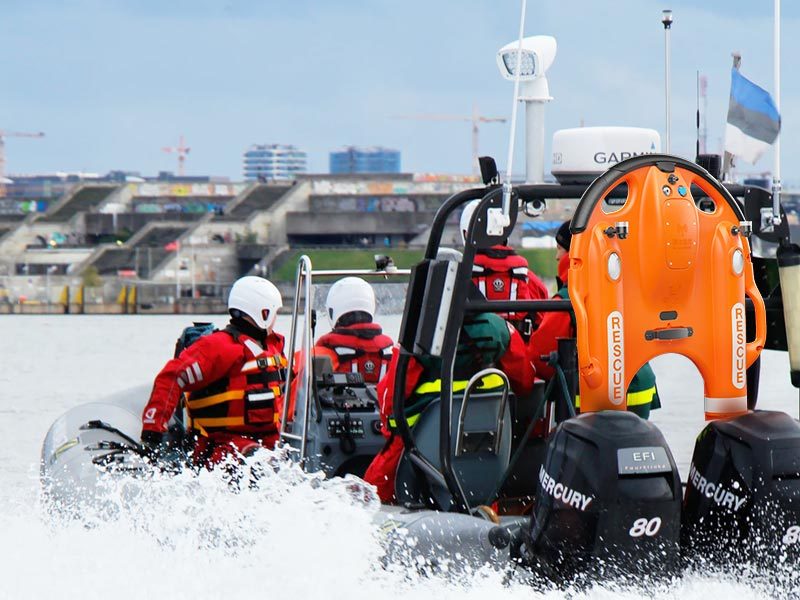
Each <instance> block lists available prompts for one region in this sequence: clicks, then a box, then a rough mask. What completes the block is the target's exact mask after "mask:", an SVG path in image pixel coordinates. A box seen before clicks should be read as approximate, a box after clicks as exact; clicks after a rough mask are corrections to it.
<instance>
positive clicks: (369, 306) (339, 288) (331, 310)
mask: <svg viewBox="0 0 800 600" xmlns="http://www.w3.org/2000/svg"><path fill="white" fill-rule="evenodd" d="M325 310H326V311H327V313H328V318H329V319H330V321H331V327H336V322H337V321H338V320H339V317H341V316H342V315H346V314H347V313H349V312H354V311H357V310H359V311H363V312H365V313H369V316H370V317H374V316H375V292H374V291H373V290H372V286H371V285H370V284H368V283H367V282H366V281H364V280H363V279H361V278H360V277H344V278H343V279H340V280H339V281H337V282H336V283H334V284H333V285H332V286H331V289H330V291H329V292H328V298H327V300H325Z"/></svg>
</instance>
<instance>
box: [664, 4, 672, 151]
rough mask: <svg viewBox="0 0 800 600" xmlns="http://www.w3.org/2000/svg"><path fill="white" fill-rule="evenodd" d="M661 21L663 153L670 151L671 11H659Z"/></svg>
mask: <svg viewBox="0 0 800 600" xmlns="http://www.w3.org/2000/svg"><path fill="white" fill-rule="evenodd" d="M661 23H662V25H664V113H665V121H666V124H665V129H666V131H665V132H664V138H665V140H664V141H665V144H664V147H665V153H666V154H670V153H671V152H672V147H671V143H670V142H671V140H670V128H671V127H670V106H669V100H670V95H671V91H672V90H671V89H670V87H671V86H670V70H671V69H670V64H669V59H670V52H669V32H670V30H671V29H672V11H671V10H669V9H666V10H662V11H661Z"/></svg>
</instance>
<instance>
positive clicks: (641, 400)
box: [575, 386, 656, 408]
mask: <svg viewBox="0 0 800 600" xmlns="http://www.w3.org/2000/svg"><path fill="white" fill-rule="evenodd" d="M655 393H656V386H653V387H649V388H647V389H646V390H642V391H640V392H628V403H627V404H628V406H642V405H644V404H650V403H651V402H652V401H653V396H654V395H655ZM575 406H576V407H577V408H580V407H581V396H580V394H578V395H577V396H575Z"/></svg>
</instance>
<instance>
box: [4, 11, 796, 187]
mask: <svg viewBox="0 0 800 600" xmlns="http://www.w3.org/2000/svg"><path fill="white" fill-rule="evenodd" d="M520 6H521V0H405V1H403V2H400V1H399V0H371V1H368V0H316V1H312V0H260V1H256V0H248V1H245V0H218V1H217V0H136V1H134V0H130V1H122V0H71V1H70V2H62V1H56V0H0V48H1V49H2V51H1V52H0V73H2V78H1V79H0V129H3V130H8V131H28V132H36V131H43V132H45V137H44V138H40V139H33V138H30V139H28V138H13V137H9V138H7V139H6V155H7V167H6V169H7V172H8V173H10V174H12V175H13V174H22V173H26V174H30V173H45V172H55V171H86V172H96V173H105V172H107V171H109V170H112V169H122V170H127V171H138V172H140V173H142V174H144V175H154V174H155V173H157V172H158V171H161V170H173V171H174V170H176V158H175V155H171V154H167V153H165V152H163V151H162V148H163V147H165V146H175V145H177V143H178V138H179V136H180V135H184V136H185V139H186V143H187V145H188V146H190V147H191V152H190V154H189V156H188V157H187V159H186V172H187V174H196V175H204V174H210V175H217V176H226V177H230V178H231V179H234V180H239V179H241V178H242V173H241V169H242V152H243V151H244V150H245V149H246V148H247V147H248V146H250V145H251V144H255V143H260V144H263V143H284V144H295V145H297V146H299V147H300V148H302V149H304V150H305V151H306V152H307V153H308V157H309V170H310V171H312V172H326V171H327V170H328V153H329V152H330V151H332V150H335V149H337V148H340V147H341V146H344V145H350V144H354V145H364V146H370V145H380V146H386V147H390V148H396V149H398V150H400V151H401V152H402V167H403V170H404V171H411V172H427V173H468V172H469V171H470V160H471V127H470V124H469V123H467V122H459V121H418V120H408V119H398V118H397V117H398V116H400V115H418V114H431V113H435V114H452V115H461V116H467V115H469V114H471V112H472V107H473V105H476V106H477V107H478V109H479V110H480V112H481V113H482V114H483V115H486V116H491V117H506V118H508V117H510V115H511V109H512V92H513V83H512V82H508V81H506V80H504V79H502V78H501V76H500V73H499V71H498V69H497V65H496V62H495V61H496V58H495V56H496V52H497V50H498V49H499V48H500V47H501V46H503V45H504V44H506V43H507V42H510V41H512V40H514V39H515V38H516V36H517V33H518V29H519V12H520ZM665 8H671V9H672V10H673V12H674V25H673V29H672V33H671V36H672V38H671V39H672V128H671V131H672V150H673V153H675V154H679V155H683V156H686V157H693V156H694V148H695V134H696V132H695V110H696V75H697V72H698V71H700V72H701V73H703V74H705V75H706V76H707V78H708V113H707V123H708V146H709V150H710V151H719V150H720V149H721V145H722V136H723V132H724V125H725V116H726V113H727V105H728V95H729V91H730V66H731V56H730V55H731V52H732V51H734V50H737V51H739V52H741V53H742V55H743V61H742V73H743V74H744V75H745V76H746V77H748V78H750V79H752V80H754V81H755V82H756V83H758V84H760V85H761V86H762V87H765V88H766V89H767V90H769V91H773V89H774V84H773V61H772V54H773V53H772V2H769V1H768V0H760V1H759V2H752V0H705V1H704V2H702V3H701V2H695V1H692V0H672V1H671V2H667V1H665V2H661V1H655V0H652V1H651V0H529V1H528V11H527V18H526V22H525V34H526V35H552V36H555V37H556V39H557V41H558V53H557V55H556V58H555V62H554V63H553V65H552V67H551V68H550V71H549V72H548V79H549V84H550V93H551V95H552V96H553V101H552V102H551V103H550V104H548V106H547V110H546V117H545V119H546V121H545V127H546V134H545V135H546V139H547V140H548V142H547V145H548V150H547V153H546V157H549V156H550V154H549V140H550V139H551V138H552V134H553V132H554V131H556V130H558V129H563V128H567V127H577V126H579V125H580V124H581V123H583V124H584V125H586V126H592V125H625V126H638V127H651V128H654V129H657V130H659V132H661V133H662V136H663V131H664V124H665V117H664V30H663V26H662V25H661V11H662V9H665ZM782 41H783V47H782V61H783V68H782V81H781V89H782V93H781V114H782V123H783V125H782V127H783V129H782V136H781V139H782V161H781V164H782V171H783V177H784V180H787V181H792V180H796V181H798V182H800V175H795V174H796V173H798V168H799V167H800V164H798V163H799V162H800V158H798V157H800V114H798V113H799V112H800V110H798V107H800V73H798V71H797V68H796V65H795V63H794V61H793V60H792V59H793V57H796V56H798V55H800V3H797V2H784V3H783V19H782ZM520 118H522V113H521V114H520ZM509 120H510V119H509ZM509 130H510V126H509V124H508V123H505V124H498V123H488V124H485V125H483V126H482V127H481V130H480V151H481V154H489V155H492V156H494V157H495V158H496V159H497V162H498V165H499V166H500V167H501V169H504V168H505V165H506V160H507V158H506V154H507V148H508V139H509ZM523 137H524V134H523V130H522V123H521V122H520V123H519V130H518V134H517V139H518V144H517V149H516V150H515V155H516V158H515V167H514V171H515V172H522V171H523V170H524V158H522V154H521V153H523V152H524V149H523V148H522V138H523ZM545 164H546V166H547V168H548V169H549V160H546V163H545ZM771 166H772V156H771V153H770V154H768V155H766V156H765V157H764V158H762V159H761V160H760V161H759V163H757V164H756V165H755V166H749V165H742V169H741V170H742V171H747V172H752V173H758V172H762V171H768V170H770V169H771Z"/></svg>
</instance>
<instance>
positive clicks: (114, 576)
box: [0, 450, 797, 600]
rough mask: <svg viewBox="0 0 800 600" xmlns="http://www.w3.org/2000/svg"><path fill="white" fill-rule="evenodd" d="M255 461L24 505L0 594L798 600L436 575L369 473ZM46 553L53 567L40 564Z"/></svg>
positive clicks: (727, 586)
mask: <svg viewBox="0 0 800 600" xmlns="http://www.w3.org/2000/svg"><path fill="white" fill-rule="evenodd" d="M246 467H247V470H248V472H251V473H259V477H258V478H257V479H256V480H250V479H248V480H247V481H244V480H239V481H236V480H235V479H232V477H231V475H230V470H229V469H226V468H224V466H223V467H220V468H217V469H215V470H213V471H202V472H200V473H198V474H195V473H190V472H184V473H180V474H178V475H167V474H161V473H154V474H152V475H149V476H147V477H142V476H133V475H130V474H116V475H115V476H113V477H105V478H102V480H101V483H100V485H99V486H98V487H97V488H96V493H95V495H94V496H91V497H88V496H87V497H85V498H83V499H82V500H81V501H80V502H78V503H77V504H75V505H73V506H71V507H70V509H69V510H64V509H63V508H59V507H56V506H54V505H52V504H51V503H50V502H49V501H48V498H47V497H46V495H44V494H43V495H42V497H41V499H40V503H39V505H38V506H37V507H27V508H24V507H20V508H21V509H22V510H23V511H25V512H26V514H25V516H23V517H22V518H20V516H19V515H16V516H15V517H14V518H10V517H9V515H4V516H2V517H0V520H1V521H2V522H3V523H2V527H3V530H4V531H5V532H6V535H5V536H4V545H5V544H8V546H6V547H5V548H4V551H3V556H4V560H3V561H2V565H3V566H2V570H4V571H6V572H7V574H6V577H4V581H5V582H6V585H4V588H5V589H4V590H3V591H2V592H0V597H8V598H11V597H13V598H35V597H39V598H40V597H44V596H45V595H55V594H58V595H64V594H65V593H66V595H67V596H74V595H77V594H78V593H80V595H81V597H82V598H114V599H115V600H124V599H126V598H144V597H148V596H153V595H155V594H157V595H159V596H161V595H163V594H166V597H168V598H171V599H178V598H192V599H196V598H198V597H221V596H222V595H223V594H225V595H226V596H227V595H239V594H243V595H248V596H253V595H262V594H263V595H265V596H266V595H272V594H275V593H279V594H280V595H281V597H288V598H314V597H317V598H332V599H335V598H347V599H348V600H353V599H360V598H364V599H367V598H368V599H369V600H376V599H378V598H389V597H397V596H398V595H402V596H403V597H406V598H409V599H412V600H413V599H415V598H420V599H422V598H431V597H434V596H435V597H436V598H437V599H447V598H458V599H459V600H464V599H470V598H476V599H477V598H480V599H482V600H485V599H486V598H494V597H499V596H500V594H502V596H503V597H504V598H526V599H530V598H531V597H539V598H557V597H564V596H567V597H571V598H611V597H614V598H617V597H621V598H639V597H642V596H646V597H651V598H671V597H675V596H677V595H679V594H680V595H681V596H682V597H683V598H700V597H706V596H708V594H709V593H714V594H720V593H730V594H736V595H737V597H741V598H748V597H752V598H756V597H764V596H786V595H787V594H791V593H792V592H791V590H793V589H796V586H797V577H796V576H794V575H793V574H792V573H791V571H790V570H787V572H786V573H784V574H781V575H776V574H775V573H774V571H773V572H772V573H771V574H770V575H769V576H767V575H765V574H764V573H759V572H758V571H753V570H746V569H739V568H737V569H731V570H729V571H728V572H725V573H719V572H713V573H712V572H708V571H704V570H703V569H702V568H697V569H694V570H690V571H688V572H687V573H686V574H684V575H683V576H682V577H680V578H676V579H674V580H671V581H662V582H643V581H616V582H603V583H602V584H597V583H575V584H573V585H572V586H570V587H569V588H567V589H566V590H565V589H563V588H561V589H558V588H556V587H554V586H552V585H550V584H548V583H546V582H544V581H541V580H537V579H533V580H532V579H531V576H530V574H527V573H526V572H524V571H517V572H511V571H508V570H498V569H495V568H492V567H488V566H487V567H484V568H478V569H472V568H470V567H469V565H461V564H459V559H460V555H459V554H458V553H456V554H454V555H453V556H451V557H450V558H449V560H444V561H441V560H439V561H437V568H436V569H434V570H432V569H431V568H430V561H429V559H430V557H428V556H420V555H419V552H417V551H416V543H415V540H413V539H412V538H411V537H410V536H409V537H407V538H402V537H398V536H396V535H395V536H393V537H392V538H391V539H392V543H393V544H395V545H397V544H400V545H403V546H404V548H402V550H401V551H400V552H398V551H397V548H396V547H395V548H393V551H392V558H393V560H392V563H391V564H387V561H386V556H387V553H386V548H385V546H384V544H385V541H386V539H387V538H385V537H384V533H383V532H382V530H381V527H380V525H379V524H376V523H377V521H376V516H377V515H378V514H379V512H380V510H381V509H380V503H379V502H378V500H377V497H376V496H375V494H374V491H373V489H372V488H371V487H369V486H367V485H365V484H364V483H363V482H361V480H360V479H358V478H355V477H346V478H334V479H326V478H325V477H324V476H323V475H321V474H307V473H304V472H303V471H302V470H301V469H300V468H299V467H297V466H296V465H295V464H294V463H292V462H291V461H290V460H289V459H288V458H287V457H286V456H285V454H283V453H281V451H274V452H270V451H266V450H265V451H261V452H259V453H257V454H256V455H255V456H253V457H252V458H250V459H248V461H247V464H246ZM76 508H78V509H79V510H76ZM12 546H13V547H12ZM42 548H47V549H48V551H47V556H48V560H47V563H46V564H42V562H41V561H40V560H39V559H38V558H37V557H38V556H40V552H41V549H42ZM398 556H400V557H402V558H401V559H400V560H398V558H397V557H398ZM532 588H533V589H532Z"/></svg>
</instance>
